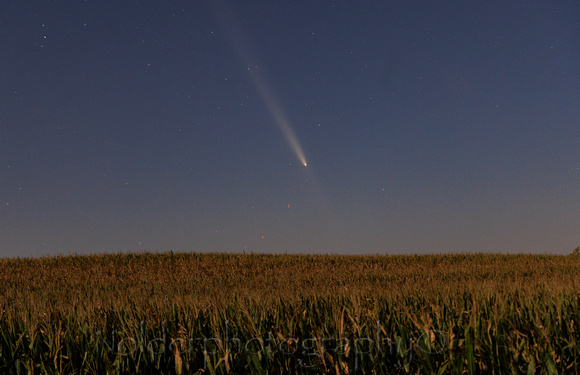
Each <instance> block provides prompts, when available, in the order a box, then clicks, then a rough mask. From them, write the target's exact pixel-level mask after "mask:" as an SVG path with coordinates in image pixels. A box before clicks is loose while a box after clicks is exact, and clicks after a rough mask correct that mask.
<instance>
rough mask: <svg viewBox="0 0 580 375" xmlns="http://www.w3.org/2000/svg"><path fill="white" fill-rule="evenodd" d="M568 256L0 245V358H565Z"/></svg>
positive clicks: (256, 364)
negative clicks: (41, 249)
mask: <svg viewBox="0 0 580 375" xmlns="http://www.w3.org/2000/svg"><path fill="white" fill-rule="evenodd" d="M579 291H580V256H574V255H570V256H549V255H498V254H472V255H468V254H451V255H424V256H331V255H328V256H317V255H258V254H247V255H246V254H196V253H130V254H115V255H91V256H58V257H45V258H40V259H28V258H27V259H0V373H6V374H18V373H20V374H105V373H108V374H133V373H143V374H162V373H163V374H198V373H203V374H207V373H209V374H248V373H255V374H281V373H304V374H320V373H329V374H354V373H361V374H370V373H374V374H396V373H405V374H406V373H410V374H433V373H434V374H438V373H441V374H462V373H469V374H477V373H480V374H494V373H495V374H512V373H517V374H519V373H528V374H536V373H545V374H556V373H570V374H575V373H579V372H580V353H579V349H578V343H579V342H580V328H579V327H578V325H579V324H580V294H579Z"/></svg>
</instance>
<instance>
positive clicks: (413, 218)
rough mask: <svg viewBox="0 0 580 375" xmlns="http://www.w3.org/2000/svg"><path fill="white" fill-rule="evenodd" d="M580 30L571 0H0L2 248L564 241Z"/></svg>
mask: <svg viewBox="0 0 580 375" xmlns="http://www.w3.org/2000/svg"><path fill="white" fill-rule="evenodd" d="M579 46H580V2H578V1H575V0H574V1H535V0H526V1H465V0H457V1H386V0H385V1H356V2H355V1H330V0H328V1H287V0H284V1H276V0H260V1H258V0H255V1H229V2H226V1H223V2H217V1H213V2H212V1H193V0H192V1H128V0H127V1H91V0H88V1H73V0H69V1H64V0H59V1H32V0H24V1H2V2H1V3H0V256H1V257H15V256H39V255H47V254H50V255H53V254H69V253H79V254H84V253H103V252H118V251H144V250H148V251H169V250H173V251H217V252H242V251H245V252H260V253H265V252H267V253H285V252H287V253H339V254H369V253H371V254H407V253H421V254H422V253H445V252H505V253H515V252H534V253H550V254H567V253H570V252H571V251H572V250H573V249H574V248H575V247H576V246H579V245H580V89H579V88H580V48H579ZM304 164H307V165H306V166H305V165H304Z"/></svg>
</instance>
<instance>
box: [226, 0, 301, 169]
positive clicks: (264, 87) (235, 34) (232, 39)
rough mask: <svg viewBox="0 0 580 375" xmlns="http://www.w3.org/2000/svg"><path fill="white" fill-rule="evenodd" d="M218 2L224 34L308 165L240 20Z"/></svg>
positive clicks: (298, 155) (292, 145) (276, 121)
mask: <svg viewBox="0 0 580 375" xmlns="http://www.w3.org/2000/svg"><path fill="white" fill-rule="evenodd" d="M216 3H217V4H216V5H218V6H219V7H220V9H218V10H216V11H215V13H216V15H217V17H218V20H219V21H220V24H221V26H222V29H223V31H224V35H225V36H226V38H227V39H228V41H229V43H230V45H231V46H232V48H233V50H234V51H235V53H236V55H237V57H238V60H239V61H240V63H241V64H242V66H244V67H247V71H248V73H249V76H250V80H251V81H252V83H253V85H254V86H255V88H256V91H257V92H258V94H259V96H260V99H261V100H262V102H263V103H264V106H265V107H266V109H267V110H268V112H269V113H270V116H272V118H273V119H274V122H275V123H276V125H277V126H278V128H279V129H280V131H281V132H282V135H284V138H286V142H287V143H288V145H289V146H290V148H291V149H292V151H293V152H294V154H296V157H297V158H298V161H299V162H300V163H301V164H302V165H303V166H305V167H307V166H308V163H307V162H306V156H305V155H304V151H303V150H302V147H301V146H300V142H299V141H298V137H297V136H296V133H295V132H294V128H293V127H292V123H291V122H290V118H289V117H288V115H287V114H286V111H284V108H283V106H282V105H281V104H280V101H279V100H278V98H277V97H276V95H275V94H274V91H273V90H272V88H271V86H270V85H269V84H268V83H267V81H266V80H265V79H264V78H263V77H262V76H261V75H260V74H259V71H258V69H257V66H258V64H257V60H256V58H255V57H254V56H253V54H252V53H251V52H250V50H249V48H248V47H247V45H248V43H245V42H244V39H245V38H244V33H243V29H242V27H241V25H240V24H239V22H238V20H237V19H236V18H235V17H234V16H233V15H231V14H230V12H227V7H226V6H225V4H224V3H223V2H219V1H216ZM228 15H229V17H228Z"/></svg>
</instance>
